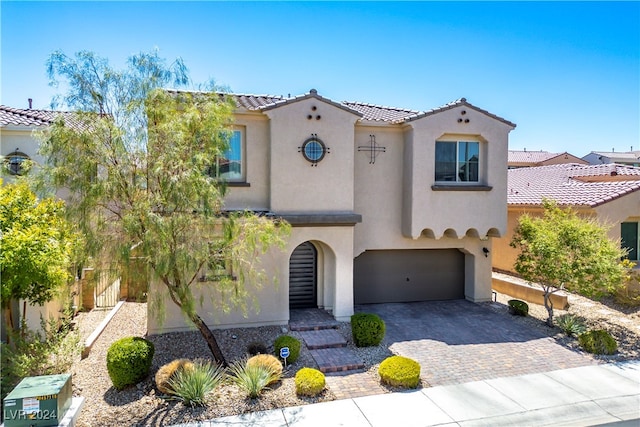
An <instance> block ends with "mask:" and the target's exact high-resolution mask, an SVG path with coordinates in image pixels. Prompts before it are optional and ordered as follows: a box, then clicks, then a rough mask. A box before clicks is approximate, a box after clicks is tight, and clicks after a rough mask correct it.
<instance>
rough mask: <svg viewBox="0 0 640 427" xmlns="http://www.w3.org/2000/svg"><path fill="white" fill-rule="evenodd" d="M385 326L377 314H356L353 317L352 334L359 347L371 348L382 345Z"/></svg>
mask: <svg viewBox="0 0 640 427" xmlns="http://www.w3.org/2000/svg"><path fill="white" fill-rule="evenodd" d="M385 328H386V327H385V324H384V320H382V319H381V318H380V317H379V316H378V315H377V314H372V313H356V314H354V315H353V316H351V334H352V335H353V342H354V344H355V345H356V346H358V347H371V346H375V345H378V344H380V342H382V339H383V338H384V333H385Z"/></svg>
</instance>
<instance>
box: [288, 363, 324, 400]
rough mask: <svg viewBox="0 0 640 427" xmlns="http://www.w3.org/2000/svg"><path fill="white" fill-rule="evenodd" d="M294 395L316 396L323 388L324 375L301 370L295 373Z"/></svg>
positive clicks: (314, 370) (309, 370)
mask: <svg viewBox="0 0 640 427" xmlns="http://www.w3.org/2000/svg"><path fill="white" fill-rule="evenodd" d="M295 383H296V394H298V395H300V396H310V397H313V396H317V395H319V394H320V393H322V390H324V386H325V384H326V383H325V379H324V374H323V373H322V372H320V371H318V370H317V369H313V368H302V369H300V370H299V371H298V372H296V377H295Z"/></svg>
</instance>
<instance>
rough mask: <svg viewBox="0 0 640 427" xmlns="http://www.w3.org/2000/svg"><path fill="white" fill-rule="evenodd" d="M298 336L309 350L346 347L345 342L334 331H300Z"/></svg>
mask: <svg viewBox="0 0 640 427" xmlns="http://www.w3.org/2000/svg"><path fill="white" fill-rule="evenodd" d="M300 336H301V337H302V339H303V340H304V343H305V344H306V345H307V348H308V349H309V350H317V349H321V348H336V347H346V346H347V341H346V340H345V339H344V337H343V336H342V335H341V334H340V333H339V332H338V331H336V330H335V329H321V330H314V331H302V332H300Z"/></svg>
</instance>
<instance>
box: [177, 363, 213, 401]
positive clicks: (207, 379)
mask: <svg viewBox="0 0 640 427" xmlns="http://www.w3.org/2000/svg"><path fill="white" fill-rule="evenodd" d="M223 379H224V369H223V368H222V367H221V366H219V365H217V364H215V363H212V362H210V361H204V360H196V361H195V362H194V363H193V367H192V368H190V369H181V370H179V371H178V372H176V374H175V376H174V377H173V378H171V379H170V380H169V385H170V387H171V389H172V390H173V394H174V395H176V396H177V398H178V399H180V400H182V402H183V403H184V404H185V405H189V406H203V405H204V404H205V400H206V397H207V395H209V394H210V393H211V392H213V391H214V390H215V389H216V388H217V387H218V386H219V385H220V383H221V382H222V380H223Z"/></svg>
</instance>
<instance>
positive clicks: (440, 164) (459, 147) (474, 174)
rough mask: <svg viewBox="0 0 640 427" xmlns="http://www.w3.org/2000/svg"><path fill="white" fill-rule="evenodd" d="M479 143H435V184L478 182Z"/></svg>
mask: <svg viewBox="0 0 640 427" xmlns="http://www.w3.org/2000/svg"><path fill="white" fill-rule="evenodd" d="M479 163H480V143H478V142H475V141H436V173H435V175H436V176H435V180H436V182H473V183H477V182H478V181H479V179H480V178H479V170H478V167H479Z"/></svg>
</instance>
